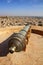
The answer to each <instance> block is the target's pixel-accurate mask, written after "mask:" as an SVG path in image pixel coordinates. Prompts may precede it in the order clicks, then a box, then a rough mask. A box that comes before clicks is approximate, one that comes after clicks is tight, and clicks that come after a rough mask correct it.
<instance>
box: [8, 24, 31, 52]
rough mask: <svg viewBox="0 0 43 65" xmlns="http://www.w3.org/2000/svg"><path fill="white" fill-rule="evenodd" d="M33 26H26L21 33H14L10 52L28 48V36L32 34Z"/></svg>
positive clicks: (10, 42) (9, 44)
mask: <svg viewBox="0 0 43 65" xmlns="http://www.w3.org/2000/svg"><path fill="white" fill-rule="evenodd" d="M30 29H31V26H30V25H27V26H25V27H24V28H23V29H22V30H21V31H19V33H14V35H13V37H12V38H11V39H10V40H9V43H8V46H9V52H10V53H13V52H14V51H15V52H19V51H22V50H25V49H26V43H27V41H28V36H27V35H30V34H29V32H30Z"/></svg>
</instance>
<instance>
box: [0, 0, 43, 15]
mask: <svg viewBox="0 0 43 65" xmlns="http://www.w3.org/2000/svg"><path fill="white" fill-rule="evenodd" d="M0 16H43V0H0Z"/></svg>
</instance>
